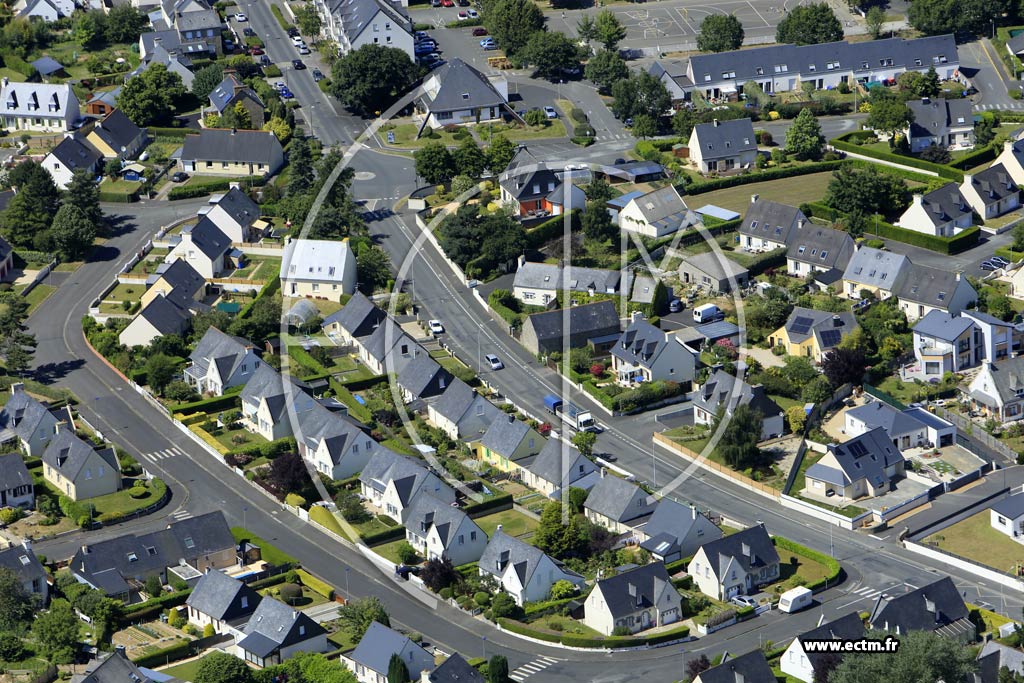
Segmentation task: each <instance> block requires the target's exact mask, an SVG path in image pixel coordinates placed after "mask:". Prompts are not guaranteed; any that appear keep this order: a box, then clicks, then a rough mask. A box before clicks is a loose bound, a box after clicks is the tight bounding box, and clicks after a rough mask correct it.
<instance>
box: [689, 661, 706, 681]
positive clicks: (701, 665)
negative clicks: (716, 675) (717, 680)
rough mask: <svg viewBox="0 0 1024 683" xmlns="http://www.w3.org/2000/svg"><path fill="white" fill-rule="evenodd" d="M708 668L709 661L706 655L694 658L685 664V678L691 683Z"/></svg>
mask: <svg viewBox="0 0 1024 683" xmlns="http://www.w3.org/2000/svg"><path fill="white" fill-rule="evenodd" d="M710 668H711V661H710V660H709V659H708V656H707V655H701V656H699V657H694V658H693V659H690V660H687V662H686V677H687V678H688V679H690V680H691V681H692V680H693V679H695V678H696V677H697V676H699V675H700V674H702V673H704V672H705V671H707V670H708V669H710Z"/></svg>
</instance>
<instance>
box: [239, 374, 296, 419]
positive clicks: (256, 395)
mask: <svg viewBox="0 0 1024 683" xmlns="http://www.w3.org/2000/svg"><path fill="white" fill-rule="evenodd" d="M288 383H289V384H290V385H291V386H289V387H285V385H284V382H283V380H282V376H281V373H279V372H278V371H277V370H275V369H274V368H272V367H270V365H269V364H267V363H260V367H259V368H257V369H256V372H254V373H253V375H252V377H250V378H249V381H248V382H246V383H245V388H243V389H242V392H241V394H240V395H239V398H240V399H241V401H242V403H243V404H253V405H259V403H260V400H261V399H266V401H267V408H268V409H269V410H270V415H271V418H272V419H273V420H274V422H275V423H276V422H280V421H281V420H286V419H289V418H288V403H289V401H290V402H291V403H292V405H293V406H294V409H295V413H296V415H301V414H302V413H304V412H305V411H307V410H309V409H310V407H311V406H312V404H313V399H312V397H311V396H310V392H311V389H310V387H309V385H308V384H306V383H305V382H303V381H302V380H301V379H299V378H298V377H295V376H294V375H292V374H290V373H289V375H288Z"/></svg>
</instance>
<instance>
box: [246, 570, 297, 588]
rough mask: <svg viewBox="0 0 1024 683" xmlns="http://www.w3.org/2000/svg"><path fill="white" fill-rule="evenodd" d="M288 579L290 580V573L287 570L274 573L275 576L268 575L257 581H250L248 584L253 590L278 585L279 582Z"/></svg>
mask: <svg viewBox="0 0 1024 683" xmlns="http://www.w3.org/2000/svg"><path fill="white" fill-rule="evenodd" d="M287 580H288V573H287V572H281V573H280V574H274V575H273V576H268V577H266V578H265V579H258V580H256V581H253V582H251V583H249V584H248V586H249V588H252V589H253V590H263V589H264V588H269V587H271V586H276V585H277V584H279V583H284V582H285V581H287Z"/></svg>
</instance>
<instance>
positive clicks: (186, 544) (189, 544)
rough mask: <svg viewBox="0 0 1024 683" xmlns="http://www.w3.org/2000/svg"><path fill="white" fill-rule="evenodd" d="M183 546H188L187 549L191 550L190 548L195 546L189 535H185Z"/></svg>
mask: <svg viewBox="0 0 1024 683" xmlns="http://www.w3.org/2000/svg"><path fill="white" fill-rule="evenodd" d="M185 547H186V548H188V549H189V550H191V549H192V548H195V547H196V542H195V541H194V540H193V539H192V537H191V536H186V537H185Z"/></svg>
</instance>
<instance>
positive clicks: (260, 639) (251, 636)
mask: <svg viewBox="0 0 1024 683" xmlns="http://www.w3.org/2000/svg"><path fill="white" fill-rule="evenodd" d="M333 647H334V645H333V644H332V643H331V642H329V641H328V640H327V631H326V630H324V627H323V626H321V625H320V624H318V623H317V622H315V621H313V619H312V618H310V617H309V616H307V615H306V614H305V613H303V612H299V611H298V610H296V609H295V608H293V607H289V606H288V605H286V604H284V603H283V602H281V601H279V600H276V599H274V598H270V597H266V598H263V599H262V600H260V604H259V606H258V607H257V608H256V611H255V612H253V614H252V616H251V617H250V618H249V621H248V623H247V624H246V625H245V627H244V628H243V629H242V633H241V634H240V636H239V637H238V638H237V639H236V641H235V656H236V657H238V658H239V659H244V660H245V661H247V662H250V663H251V664H255V665H256V666H260V667H265V666H273V665H274V664H280V663H281V662H283V661H285V660H287V659H288V658H289V657H291V656H292V655H294V654H296V653H299V652H328V651H329V650H331V649H333Z"/></svg>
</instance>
